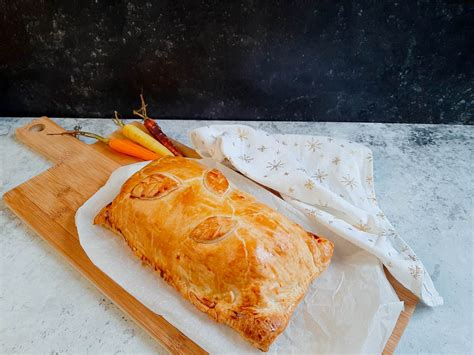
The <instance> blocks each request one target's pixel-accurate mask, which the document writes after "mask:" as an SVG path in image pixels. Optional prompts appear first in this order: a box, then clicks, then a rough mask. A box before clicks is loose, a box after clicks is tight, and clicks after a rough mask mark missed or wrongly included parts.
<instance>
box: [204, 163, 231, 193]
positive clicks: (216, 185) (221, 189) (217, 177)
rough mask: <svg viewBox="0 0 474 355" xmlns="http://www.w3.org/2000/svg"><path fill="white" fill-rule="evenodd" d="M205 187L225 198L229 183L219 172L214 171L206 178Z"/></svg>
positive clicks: (207, 174)
mask: <svg viewBox="0 0 474 355" xmlns="http://www.w3.org/2000/svg"><path fill="white" fill-rule="evenodd" d="M204 186H206V187H207V189H208V190H210V191H211V192H213V193H215V194H216V195H219V196H223V195H224V194H225V193H226V192H227V190H228V189H229V181H227V178H226V177H225V176H224V174H222V173H221V172H220V171H219V170H217V169H212V170H209V171H207V172H206V174H205V176H204Z"/></svg>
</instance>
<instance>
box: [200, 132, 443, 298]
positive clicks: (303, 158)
mask: <svg viewBox="0 0 474 355" xmlns="http://www.w3.org/2000/svg"><path fill="white" fill-rule="evenodd" d="M191 139H192V142H193V145H194V146H195V148H196V150H197V151H198V153H199V154H200V155H201V156H203V157H210V158H212V159H214V160H216V161H218V162H221V163H224V164H226V165H228V166H231V167H232V168H234V169H236V170H238V171H240V172H241V173H242V174H244V175H245V176H247V177H249V178H250V179H252V180H254V181H256V182H258V183H260V184H262V185H264V186H266V187H269V188H271V189H273V190H276V191H278V192H279V193H280V194H281V196H282V197H283V199H284V200H285V201H287V202H288V203H290V204H291V205H293V206H294V207H295V208H297V209H298V210H300V211H302V212H304V213H305V214H307V215H308V217H310V218H311V219H314V220H315V221H316V222H317V223H320V224H321V225H323V226H325V227H326V228H328V229H330V230H331V231H333V232H335V233H336V234H338V235H340V236H341V237H343V238H345V239H346V240H349V241H350V242H352V243H354V244H355V245H357V246H359V247H360V248H362V249H364V250H366V251H368V252H369V253H371V254H373V255H375V256H376V257H377V258H378V259H379V260H380V261H381V262H382V263H383V264H384V265H385V266H386V267H387V268H388V270H389V271H390V273H391V274H392V275H393V276H394V277H395V278H396V279H397V280H398V281H399V282H400V283H401V284H402V285H403V286H405V287H406V288H407V289H409V290H410V291H412V292H413V293H414V294H415V295H416V296H417V297H418V298H419V299H420V300H421V301H423V302H424V303H425V304H427V305H428V306H438V305H442V304H443V298H442V297H441V296H440V295H439V294H438V292H437V291H436V289H435V287H434V285H433V282H432V281H431V278H430V276H429V274H428V273H427V271H426V269H425V267H424V266H423V263H422V262H421V260H419V259H418V257H417V256H416V255H415V253H414V252H413V250H412V249H411V248H410V247H409V246H408V244H407V243H406V242H405V241H404V240H403V239H402V238H401V237H400V236H399V235H398V233H397V232H396V231H395V229H394V228H393V226H392V225H391V224H390V222H389V221H388V219H387V218H386V216H385V215H384V213H383V212H382V210H381V209H380V208H379V206H378V204H377V199H376V197H375V191H374V177H373V166H372V160H373V155H372V152H371V150H370V149H368V148H367V147H365V146H363V145H361V144H358V143H353V142H350V141H347V140H343V139H336V138H331V137H322V136H305V135H292V134H284V135H282V134H274V135H271V134H269V133H267V132H264V131H262V130H256V129H253V128H251V127H248V126H244V125H214V126H206V127H201V128H198V129H196V130H194V131H192V132H191Z"/></svg>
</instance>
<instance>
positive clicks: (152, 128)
mask: <svg viewBox="0 0 474 355" xmlns="http://www.w3.org/2000/svg"><path fill="white" fill-rule="evenodd" d="M140 100H141V102H142V107H141V108H140V109H139V110H138V111H137V110H133V114H134V115H137V116H140V117H141V118H143V120H144V121H143V123H144V125H145V127H146V129H147V130H148V132H150V134H151V135H152V136H153V137H154V138H156V139H157V140H158V142H160V143H161V144H163V145H164V146H165V147H166V148H168V150H169V151H170V152H171V153H173V154H174V155H176V156H180V157H182V156H184V154H183V153H181V151H180V150H179V149H178V148H177V147H176V146H175V145H174V144H173V143H172V142H171V140H170V139H169V138H168V137H167V136H166V134H165V133H164V132H163V131H162V130H161V127H160V126H158V124H157V123H156V122H155V120H152V119H151V118H150V117H148V115H147V113H146V104H145V100H144V99H143V95H140Z"/></svg>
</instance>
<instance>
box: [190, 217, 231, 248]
mask: <svg viewBox="0 0 474 355" xmlns="http://www.w3.org/2000/svg"><path fill="white" fill-rule="evenodd" d="M236 228H237V221H236V220H234V219H232V217H224V216H214V217H209V218H206V219H205V220H204V221H202V222H201V223H199V224H198V225H197V226H196V227H195V228H194V229H193V230H192V231H191V235H190V238H191V239H193V240H194V241H196V242H199V243H216V242H219V241H221V240H223V239H225V238H227V237H228V236H230V235H231V234H232V233H233V232H234V231H235V229H236Z"/></svg>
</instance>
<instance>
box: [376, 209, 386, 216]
mask: <svg viewBox="0 0 474 355" xmlns="http://www.w3.org/2000/svg"><path fill="white" fill-rule="evenodd" d="M376 216H377V217H380V218H385V214H384V213H383V212H382V211H380V212H379V213H377V214H376Z"/></svg>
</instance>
